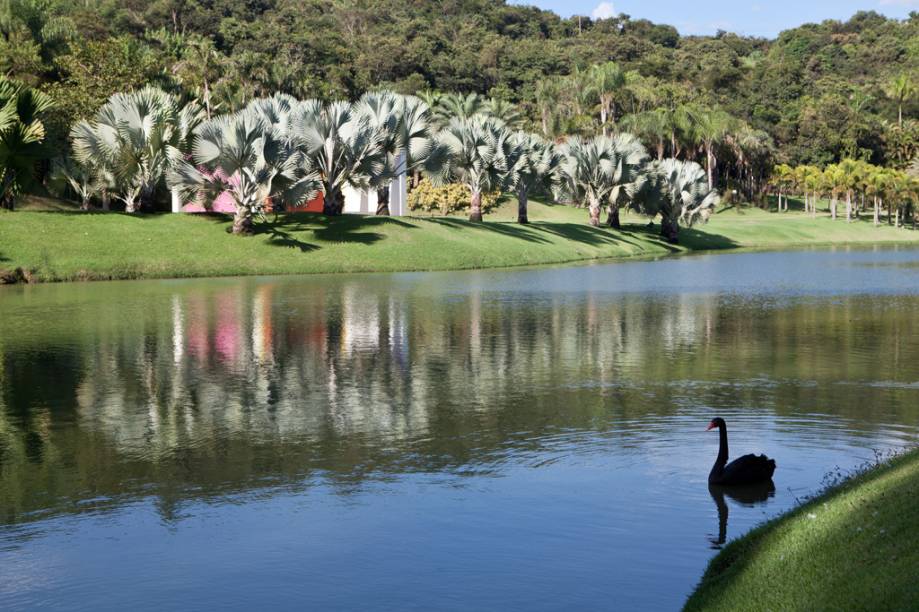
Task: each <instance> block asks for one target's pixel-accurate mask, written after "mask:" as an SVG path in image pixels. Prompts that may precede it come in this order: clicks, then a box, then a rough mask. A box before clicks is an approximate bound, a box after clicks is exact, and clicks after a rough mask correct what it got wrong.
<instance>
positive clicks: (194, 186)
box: [57, 87, 717, 241]
mask: <svg viewBox="0 0 919 612" xmlns="http://www.w3.org/2000/svg"><path fill="white" fill-rule="evenodd" d="M428 102H430V104H429V103H428ZM428 102H426V101H425V100H424V99H422V98H420V97H414V96H402V95H398V94H395V93H392V92H388V91H381V92H371V93H368V94H365V95H364V96H363V97H362V98H360V99H359V100H358V101H356V102H354V103H350V102H342V101H339V102H332V103H324V102H321V101H318V100H303V101H301V100H297V99H295V98H293V97H291V96H289V95H286V94H275V95H273V96H271V97H270V98H259V99H256V100H253V101H251V102H250V103H249V104H248V105H247V106H246V107H245V108H243V109H242V110H240V111H238V112H235V113H232V114H227V115H220V116H212V117H211V118H207V116H206V110H205V109H202V107H200V106H199V105H198V104H197V103H195V102H192V103H189V104H184V105H182V104H179V102H178V100H177V99H176V98H175V97H173V96H171V95H169V94H167V93H164V92H162V91H160V90H158V89H155V88H151V87H147V88H144V89H142V90H139V91H135V92H130V93H124V94H116V95H114V96H112V97H111V98H110V99H109V101H108V102H107V103H106V104H105V105H104V106H103V107H102V108H101V109H100V110H99V111H98V112H97V113H96V115H95V116H94V117H93V118H92V119H91V120H89V121H81V122H79V123H78V124H76V125H75V126H74V127H73V129H72V131H71V139H72V143H73V160H74V161H75V163H70V164H64V165H61V166H59V168H58V172H57V175H58V176H60V177H61V178H62V179H63V180H65V181H66V182H67V183H69V184H70V185H71V187H72V188H73V190H74V191H75V192H77V193H78V194H80V196H81V199H82V200H83V203H84V206H88V204H89V201H90V200H91V198H93V197H95V196H99V197H101V198H102V200H103V203H105V202H106V201H107V198H109V197H115V198H118V199H120V200H122V201H123V202H124V204H125V208H126V210H127V211H128V212H135V211H137V210H138V209H139V208H140V207H141V206H143V205H144V204H145V203H149V202H150V200H151V199H152V197H153V194H154V192H155V190H156V187H157V185H160V184H162V183H163V182H165V183H166V184H167V185H168V187H169V188H170V190H171V191H172V193H173V197H174V198H177V199H178V200H179V201H197V202H201V203H203V204H205V205H207V204H208V203H209V202H212V201H213V200H214V199H216V197H217V196H218V195H220V194H222V193H228V194H230V195H231V196H232V199H233V201H234V203H235V208H236V214H235V218H234V224H233V231H234V232H235V233H239V234H244V233H249V232H251V231H252V230H253V224H254V221H255V219H257V218H258V217H259V216H260V215H261V214H262V213H263V211H264V209H265V207H266V206H267V205H269V204H271V205H273V206H279V207H283V206H285V205H287V206H295V205H298V204H300V203H302V202H304V201H306V200H308V199H311V198H313V197H315V196H316V195H317V194H319V193H321V194H322V195H323V201H324V212H325V213H326V214H328V215H338V214H341V213H342V211H343V208H344V195H343V193H344V189H345V187H346V186H351V187H356V188H359V189H375V190H377V192H378V196H379V197H378V201H379V203H380V204H379V209H378V211H377V212H378V214H388V208H387V203H388V194H389V185H390V183H391V182H392V181H393V180H394V179H395V178H396V177H398V176H400V175H402V174H408V175H409V176H412V177H414V178H415V179H417V178H419V177H420V176H422V175H424V176H427V177H429V178H430V179H431V180H432V181H433V182H434V183H436V184H446V183H451V182H453V183H459V184H462V185H463V186H465V187H466V189H467V190H468V194H469V201H470V217H469V218H470V220H471V221H481V220H482V206H481V205H482V196H483V194H486V193H493V192H503V193H511V194H514V195H516V197H517V201H518V209H519V212H518V220H519V221H520V222H521V223H527V222H528V217H527V205H528V200H529V197H530V196H531V195H532V194H534V193H540V194H547V195H552V196H553V197H555V198H557V199H567V200H570V201H575V202H578V203H584V204H586V206H587V209H588V211H589V222H590V223H591V224H592V225H595V226H599V225H600V214H601V210H602V209H603V208H604V207H605V208H606V209H607V210H608V212H609V225H610V226H611V227H616V228H618V227H619V210H620V208H621V207H622V206H632V207H634V208H636V209H637V210H639V211H641V212H644V213H646V214H648V215H649V216H652V217H653V216H656V215H657V214H660V215H661V216H662V219H664V221H663V222H662V233H663V234H664V235H665V236H666V237H667V238H668V239H670V240H673V241H675V240H677V228H678V227H679V225H680V224H683V225H687V224H692V223H694V222H696V221H698V220H700V219H704V218H706V217H707V215H708V214H709V213H710V211H711V209H712V208H713V206H714V204H715V203H716V202H717V195H716V193H715V191H714V190H713V189H712V188H711V187H710V185H709V182H708V177H707V175H706V173H705V171H704V170H703V169H702V168H701V166H699V165H698V164H695V163H692V162H684V161H679V160H673V159H670V160H660V159H659V160H654V161H653V162H652V161H651V159H650V156H649V155H648V154H647V152H646V151H645V148H644V147H643V145H642V144H641V142H640V141H639V140H638V139H637V138H636V137H634V136H632V135H630V134H627V133H619V134H617V135H614V136H605V135H603V136H597V137H595V138H579V137H574V138H571V139H569V140H568V141H567V142H563V143H555V142H550V141H547V140H545V139H543V138H542V137H540V136H537V135H535V134H531V133H527V132H525V131H522V130H519V129H514V125H515V119H514V117H515V112H516V111H515V109H513V108H512V107H504V106H502V105H501V104H500V103H497V102H495V101H494V100H482V99H480V98H478V97H476V96H466V97H459V96H451V97H447V96H428ZM431 104H433V107H432V106H431Z"/></svg>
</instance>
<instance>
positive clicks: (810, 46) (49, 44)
mask: <svg viewBox="0 0 919 612" xmlns="http://www.w3.org/2000/svg"><path fill="white" fill-rule="evenodd" d="M4 15H5V17H4ZM0 22H2V23H0V70H2V71H3V73H5V74H7V75H9V76H11V77H13V78H19V79H21V80H28V81H29V82H30V84H33V85H39V86H40V87H41V88H42V90H43V91H46V92H48V93H51V94H52V95H53V97H54V98H55V100H56V102H57V103H58V108H59V115H60V116H59V117H58V118H56V120H55V121H54V122H52V124H51V125H50V126H49V127H50V129H51V133H50V136H51V140H52V141H53V142H58V141H63V139H64V138H65V137H66V134H67V131H68V130H69V127H70V125H71V124H72V123H73V122H74V121H75V120H78V119H89V118H90V117H91V115H92V113H93V112H95V111H96V109H98V107H99V105H101V104H102V103H103V102H104V101H105V100H106V99H108V97H109V96H110V95H112V94H113V93H116V92H119V91H128V90H130V89H133V88H137V87H139V86H141V85H143V84H146V83H153V84H155V85H157V86H159V87H161V88H163V89H164V90H166V91H170V92H171V93H175V94H178V95H179V96H180V97H181V98H182V99H183V100H184V99H186V98H189V97H194V98H197V99H198V101H199V102H200V103H201V105H202V106H203V107H204V108H205V110H206V112H207V113H208V114H209V115H210V114H213V112H214V111H215V109H217V110H218V112H223V113H226V112H231V111H234V110H238V109H240V108H242V107H243V106H245V104H246V102H247V101H248V100H249V99H252V98H255V97H264V96H268V95H271V94H272V93H273V92H275V91H282V92H285V93H288V94H291V95H294V96H295V97H297V98H300V99H306V98H319V99H323V100H326V101H328V100H332V99H349V100H355V99H357V98H358V97H360V96H361V95H362V94H363V93H365V92H366V91H369V90H372V89H376V88H388V89H392V90H394V91H396V92H399V93H403V94H416V93H419V92H422V91H425V90H434V91H440V92H453V93H456V94H461V95H462V96H463V97H465V96H467V95H468V94H473V93H474V94H478V95H479V96H480V97H481V98H483V99H494V100H495V101H496V104H497V105H499V106H502V107H505V108H506V107H507V105H508V103H513V104H516V105H517V106H518V107H519V108H520V110H521V115H520V120H522V121H523V123H524V125H512V126H511V127H512V128H514V129H517V128H521V127H522V128H527V129H531V130H532V131H535V129H536V128H538V130H539V131H540V132H542V133H543V135H544V136H545V137H548V138H554V137H556V136H558V135H561V134H578V135H582V136H593V135H597V134H600V133H603V132H604V130H606V131H607V132H608V133H611V132H612V131H613V130H614V125H619V124H620V122H622V121H623V120H625V119H627V118H628V117H629V116H631V115H635V114H638V113H644V112H649V111H656V110H661V111H662V114H664V115H667V116H668V117H669V118H670V119H671V120H673V121H670V124H671V127H672V128H673V129H671V130H669V131H670V134H671V136H676V137H680V136H688V134H687V133H686V132H684V131H683V129H682V128H679V127H678V124H679V123H680V122H679V121H677V120H676V119H678V116H679V115H680V114H681V113H680V112H679V111H680V109H681V108H683V107H685V105H687V104H691V105H695V106H698V107H700V108H707V109H720V110H721V111H723V112H725V113H728V114H729V115H730V116H731V117H733V118H735V119H736V120H739V121H742V122H744V123H746V124H749V126H750V127H751V128H752V129H754V130H761V131H764V132H765V133H767V134H768V135H769V137H770V138H771V139H772V141H773V142H774V143H775V154H776V160H774V161H777V162H780V163H781V162H784V163H789V164H791V165H800V164H819V165H823V164H827V163H832V162H838V161H839V160H841V159H842V158H844V157H846V156H851V157H854V158H860V159H866V161H870V162H871V163H874V164H875V165H892V164H893V161H894V160H895V162H896V165H897V166H898V167H904V166H905V165H908V164H909V163H910V160H911V157H907V158H903V157H902V156H901V157H897V156H895V155H893V154H892V148H893V146H894V145H893V144H891V141H892V140H896V139H897V135H895V134H893V133H892V127H893V126H896V127H899V128H902V126H903V124H905V123H906V122H907V121H908V120H909V119H910V118H914V117H915V116H916V113H917V110H919V100H917V97H916V92H915V87H914V85H912V84H914V83H915V82H916V68H915V66H916V65H917V56H916V54H917V50H916V45H915V42H914V41H915V40H916V37H917V32H919V18H917V17H916V16H915V14H914V15H913V16H912V17H910V18H909V19H906V20H903V21H897V20H892V19H886V18H884V17H881V16H880V15H877V14H876V13H871V12H866V13H858V14H856V15H855V16H853V17H852V18H851V19H850V20H848V21H845V22H842V21H833V20H828V21H825V22H823V23H820V24H809V25H805V26H802V27H799V28H795V29H793V30H788V31H786V32H783V33H782V34H781V35H779V36H778V38H777V39H775V40H772V41H767V40H764V39H758V38H749V37H741V36H736V35H733V34H728V33H719V34H718V35H716V36H706V37H694V36H690V37H681V36H679V35H678V34H677V32H676V30H675V29H674V28H673V27H671V26H665V25H658V24H652V23H650V22H648V21H645V20H639V19H632V18H629V17H627V16H624V15H620V16H618V17H615V18H613V19H604V20H591V19H589V18H587V17H578V18H571V19H562V18H560V17H558V16H557V15H554V14H552V13H550V12H547V11H540V10H538V9H535V8H532V7H525V6H517V5H509V4H506V3H505V2H503V1H501V0H450V1H449V2H447V1H446V0H434V1H431V2H404V1H401V0H378V1H376V2H373V3H368V2H362V1H358V0H304V1H302V2H297V3H291V2H285V1H282V0H263V1H260V2H246V1H244V0H221V2H220V3H214V2H212V1H211V0H182V1H181V2H179V1H175V0H154V1H152V2H146V3H137V2H131V1H128V0H102V1H100V2H94V3H86V2H82V1H78V0H3V1H2V2H0ZM611 62H612V63H611ZM901 115H902V121H901V120H900V116H901ZM646 118H647V117H646ZM884 121H888V122H889V124H890V125H889V126H886V127H885V126H884V125H883V122H884ZM660 132H663V130H658V131H656V133H658V134H659V133H660ZM642 137H644V135H642ZM674 140H676V139H671V144H673V146H672V147H671V149H672V150H671V151H669V152H664V153H663V154H662V155H660V157H661V158H663V157H664V156H668V155H669V156H671V157H678V158H681V159H690V160H692V159H694V158H695V156H696V155H697V152H696V146H695V145H696V144H697V143H694V142H693V140H692V139H691V138H686V139H684V140H682V141H681V142H679V143H674ZM659 143H660V138H659V136H652V137H651V138H650V139H648V140H646V141H645V145H646V146H647V147H648V149H649V150H651V151H655V149H656V148H657V147H658V145H659ZM713 146H714V149H716V150H715V151H713V152H714V154H715V157H716V159H717V160H718V161H719V162H720V163H721V162H722V160H724V161H723V163H722V164H721V165H722V170H724V172H722V177H721V181H720V186H722V187H727V186H729V183H732V182H733V181H734V179H735V174H736V172H735V171H734V169H733V168H727V167H726V165H728V164H730V165H733V159H732V157H733V156H731V155H730V154H729V152H728V150H727V149H728V148H729V145H728V144H726V143H717V144H715V143H714V142H713ZM676 149H679V151H677V150H676ZM721 149H724V150H723V151H722V150H721ZM725 153H728V157H727V158H725V157H724V154H725ZM731 187H732V188H733V184H731Z"/></svg>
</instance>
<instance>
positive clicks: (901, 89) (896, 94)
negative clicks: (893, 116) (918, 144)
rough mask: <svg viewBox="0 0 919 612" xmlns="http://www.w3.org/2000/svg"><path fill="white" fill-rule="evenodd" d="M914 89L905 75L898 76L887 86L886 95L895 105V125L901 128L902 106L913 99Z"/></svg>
mask: <svg viewBox="0 0 919 612" xmlns="http://www.w3.org/2000/svg"><path fill="white" fill-rule="evenodd" d="M914 93H915V88H914V87H913V81H912V79H911V78H910V76H909V75H908V74H906V73H904V74H901V75H898V76H897V77H896V78H895V79H894V80H893V81H891V82H890V84H889V85H888V86H887V95H888V96H890V97H891V98H892V99H893V100H894V101H895V102H896V103H897V123H898V125H899V126H900V127H902V126H903V104H904V103H905V102H906V101H907V100H909V99H910V98H912V97H913V94H914Z"/></svg>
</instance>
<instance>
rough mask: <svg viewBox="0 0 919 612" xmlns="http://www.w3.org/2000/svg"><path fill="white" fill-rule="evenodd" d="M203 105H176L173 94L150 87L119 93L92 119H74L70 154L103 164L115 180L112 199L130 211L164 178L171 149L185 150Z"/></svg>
mask: <svg viewBox="0 0 919 612" xmlns="http://www.w3.org/2000/svg"><path fill="white" fill-rule="evenodd" d="M202 119H203V112H202V110H201V108H200V107H199V106H198V105H197V104H195V103H190V104H186V105H184V106H182V105H180V104H179V103H178V101H177V100H176V98H174V97H173V96H171V95H170V94H167V93H165V92H163V91H161V90H159V89H156V88H154V87H145V88H144V89H141V90H139V91H134V92H130V93H118V94H115V95H113V96H112V97H111V98H109V100H108V102H106V103H105V105H104V106H103V107H102V108H101V109H100V110H99V111H98V112H97V113H96V115H95V117H94V118H93V119H92V121H80V122H78V123H77V124H76V125H75V126H74V127H73V129H72V130H71V132H70V136H71V141H72V142H73V154H74V157H75V158H76V160H77V161H78V162H80V163H83V164H87V165H88V166H90V167H101V168H105V169H106V170H107V171H109V172H111V174H112V176H113V177H114V178H115V183H116V189H115V194H116V197H118V198H119V199H121V200H122V201H123V202H124V204H125V210H126V211H127V212H129V213H134V212H137V210H138V205H139V204H140V205H144V204H149V203H150V200H151V199H152V197H153V194H154V191H155V190H156V187H157V185H159V184H160V182H161V181H162V180H163V178H164V177H165V176H166V173H167V171H168V170H169V169H170V166H171V164H172V159H171V157H170V155H169V150H170V149H181V150H185V149H187V145H188V141H189V139H190V136H191V134H192V132H193V130H194V129H195V127H196V126H197V125H198V124H199V123H200V122H201V120H202Z"/></svg>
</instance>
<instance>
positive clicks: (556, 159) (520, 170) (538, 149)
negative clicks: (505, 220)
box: [511, 132, 563, 224]
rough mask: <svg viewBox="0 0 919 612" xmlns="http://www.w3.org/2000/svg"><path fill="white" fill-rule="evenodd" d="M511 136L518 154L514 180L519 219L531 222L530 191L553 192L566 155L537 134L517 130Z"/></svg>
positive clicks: (519, 220)
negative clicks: (528, 215)
mask: <svg viewBox="0 0 919 612" xmlns="http://www.w3.org/2000/svg"><path fill="white" fill-rule="evenodd" d="M512 140H513V146H514V149H515V151H516V152H517V155H518V157H517V161H516V163H515V164H514V166H513V171H512V175H513V179H512V181H511V182H512V183H513V185H514V188H515V191H516V192H517V223H521V224H526V223H529V218H528V217H527V205H528V203H529V196H530V193H532V192H533V191H534V190H536V189H542V190H544V191H545V192H546V193H549V192H551V190H552V187H553V186H554V185H555V184H556V183H557V182H558V180H559V176H558V174H559V170H560V168H561V164H562V159H563V158H562V155H561V154H560V153H559V152H558V151H557V150H556V148H555V145H554V144H552V143H550V142H547V141H545V140H543V139H542V138H540V137H539V136H536V135H535V134H529V133H526V132H516V133H515V134H514V135H513V138H512Z"/></svg>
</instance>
